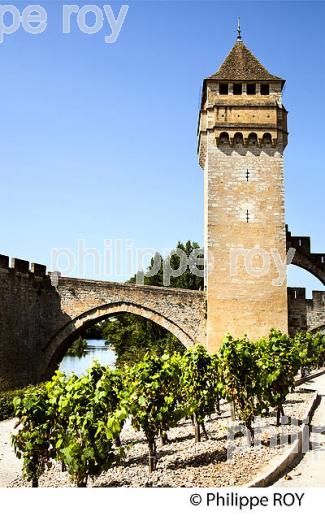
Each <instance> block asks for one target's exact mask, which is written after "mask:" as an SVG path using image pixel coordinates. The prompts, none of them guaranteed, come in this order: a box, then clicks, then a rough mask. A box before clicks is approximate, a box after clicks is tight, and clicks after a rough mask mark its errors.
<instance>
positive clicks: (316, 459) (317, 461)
mask: <svg viewBox="0 0 325 520" xmlns="http://www.w3.org/2000/svg"><path fill="white" fill-rule="evenodd" d="M304 387H307V388H312V389H313V390H318V393H319V394H320V396H321V402H320V404H319V406H318V408H317V409H316V411H315V414H314V416H313V418H312V421H311V426H312V427H313V429H314V431H311V434H310V451H308V452H307V453H306V454H305V455H304V456H303V458H302V459H301V461H300V462H299V463H298V464H297V465H296V466H295V468H294V469H292V470H291V471H289V472H288V473H287V475H286V476H285V477H283V478H282V479H280V480H279V481H278V482H276V483H275V486H278V487H309V486H311V487H325V374H324V375H322V376H319V377H317V378H315V379H312V380H310V381H309V382H308V383H305V384H304Z"/></svg>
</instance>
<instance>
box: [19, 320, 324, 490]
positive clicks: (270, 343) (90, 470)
mask: <svg viewBox="0 0 325 520" xmlns="http://www.w3.org/2000/svg"><path fill="white" fill-rule="evenodd" d="M324 361H325V339H324V336H323V335H321V334H316V335H312V334H309V333H299V334H298V335H297V336H296V337H295V338H289V337H288V336H286V335H285V334H283V333H281V332H280V331H276V330H272V331H271V332H270V335H269V337H267V338H263V339H261V340H259V341H256V342H252V341H249V340H248V339H247V338H246V337H244V338H241V339H234V338H232V337H231V336H227V337H226V339H225V341H224V343H223V346H222V348H221V350H220V352H219V353H218V354H216V355H210V354H209V353H208V352H207V351H206V350H205V348H204V347H202V346H200V345H198V346H195V347H192V348H189V349H188V350H187V351H186V352H185V353H183V354H181V353H175V352H174V353H170V352H164V353H163V354H161V353H154V354H149V353H148V352H147V353H146V354H145V355H144V356H143V358H142V359H141V360H140V361H139V362H138V363H136V364H134V365H132V366H125V367H124V369H123V371H120V370H118V369H117V370H111V369H110V368H108V367H102V366H100V365H99V364H98V363H95V364H93V365H92V367H91V368H90V369H89V371H88V373H87V374H86V375H85V376H83V377H77V376H76V375H72V376H70V377H66V376H64V375H63V374H62V373H60V372H56V374H55V376H54V377H53V378H52V380H51V381H49V382H48V383H46V384H45V385H42V386H40V387H38V388H30V389H27V391H26V392H25V393H24V394H23V395H20V396H16V397H15V398H14V407H15V414H16V415H17V417H18V418H19V424H20V429H19V430H18V431H17V434H16V435H15V436H13V444H14V447H15V451H16V454H17V456H18V457H22V458H23V472H24V476H25V478H27V479H28V480H31V481H32V483H33V486H36V485H37V483H38V479H39V477H40V475H41V474H42V473H43V472H44V471H45V469H46V468H47V467H50V465H51V462H52V460H55V461H59V462H60V463H62V464H63V465H64V467H65V468H66V469H67V471H68V473H69V475H70V477H71V480H72V481H73V482H75V483H76V485H77V486H85V485H86V484H87V481H88V479H89V477H94V476H96V475H99V474H100V473H101V472H102V471H103V470H105V469H107V468H109V467H111V466H112V465H114V464H118V463H119V462H120V459H121V458H122V457H123V455H124V450H123V447H121V441H120V432H121V430H122V428H123V425H124V422H125V420H126V419H127V417H131V422H132V425H133V426H134V428H135V429H137V430H140V429H141V430H142V431H143V432H144V435H145V437H146V439H147V443H148V450H149V470H150V471H153V470H155V469H156V466H157V438H158V436H159V435H161V436H162V435H166V432H168V430H169V429H170V428H172V427H173V426H175V425H176V424H177V423H178V421H179V420H180V419H181V418H184V417H189V416H190V415H192V416H193V418H194V424H195V432H196V440H200V427H202V429H203V431H204V432H205V428H204V420H205V418H206V417H207V416H210V415H211V414H212V413H213V412H214V410H215V407H216V404H217V408H218V401H219V400H220V398H221V397H223V398H226V399H227V400H228V401H232V402H233V403H234V407H235V414H236V417H237V419H239V420H240V421H242V422H244V423H245V425H246V426H247V428H248V429H249V431H250V432H251V435H252V437H251V439H252V438H253V434H254V430H253V418H254V416H257V415H260V414H266V413H269V411H270V409H274V408H276V409H277V412H278V422H279V418H280V413H282V414H283V413H284V412H283V404H284V402H285V399H286V396H287V394H288V392H289V391H290V390H291V389H292V388H293V387H294V384H295V377H296V375H297V373H298V371H299V369H301V368H303V367H305V366H309V367H319V366H321V365H322V364H324Z"/></svg>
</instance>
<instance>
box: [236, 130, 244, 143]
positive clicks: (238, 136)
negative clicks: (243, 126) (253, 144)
mask: <svg viewBox="0 0 325 520" xmlns="http://www.w3.org/2000/svg"><path fill="white" fill-rule="evenodd" d="M234 144H239V145H240V144H241V145H242V144H244V138H243V134H242V133H241V132H237V133H236V134H235V135H234Z"/></svg>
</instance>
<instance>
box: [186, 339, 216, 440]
mask: <svg viewBox="0 0 325 520" xmlns="http://www.w3.org/2000/svg"><path fill="white" fill-rule="evenodd" d="M179 387H180V390H179V393H180V399H181V402H183V403H184V406H185V409H186V412H187V415H193V419H194V425H195V439H196V441H197V442H199V441H200V427H203V429H204V431H205V428H204V419H205V418H206V417H207V416H210V415H211V414H212V413H213V412H214V411H215V406H216V401H217V399H218V398H219V396H220V391H221V389H222V383H221V381H220V380H219V371H218V358H217V356H211V355H210V354H208V352H207V351H206V349H205V348H204V347H203V346H201V345H197V346H196V347H192V348H189V349H187V350H186V352H185V354H184V355H183V357H182V359H181V378H180V385H179Z"/></svg>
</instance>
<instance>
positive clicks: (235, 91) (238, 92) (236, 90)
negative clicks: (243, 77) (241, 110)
mask: <svg viewBox="0 0 325 520" xmlns="http://www.w3.org/2000/svg"><path fill="white" fill-rule="evenodd" d="M232 92H233V94H234V95H235V96H238V95H239V96H240V95H241V93H242V84H241V83H234V85H233V90H232Z"/></svg>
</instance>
